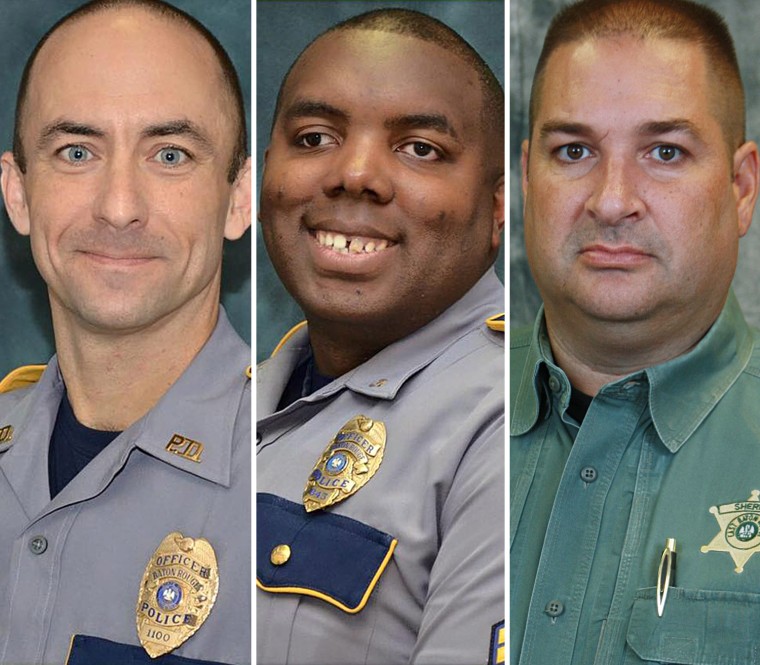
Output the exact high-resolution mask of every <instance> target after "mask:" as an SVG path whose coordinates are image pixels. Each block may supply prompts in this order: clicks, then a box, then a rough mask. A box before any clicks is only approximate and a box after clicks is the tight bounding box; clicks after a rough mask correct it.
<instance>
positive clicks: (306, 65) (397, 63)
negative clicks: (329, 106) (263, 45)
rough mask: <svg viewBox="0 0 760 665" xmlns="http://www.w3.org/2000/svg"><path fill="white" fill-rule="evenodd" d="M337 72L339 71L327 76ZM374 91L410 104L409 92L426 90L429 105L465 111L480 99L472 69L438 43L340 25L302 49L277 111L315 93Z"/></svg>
mask: <svg viewBox="0 0 760 665" xmlns="http://www.w3.org/2000/svg"><path fill="white" fill-rule="evenodd" d="M338 71H341V72H343V73H344V75H342V76H333V75H332V73H333V72H338ZM378 93H383V95H384V96H385V98H386V99H388V100H391V99H400V100H401V101H403V100H404V99H405V98H406V99H409V101H410V103H412V104H418V103H419V100H418V99H414V100H413V99H412V93H419V94H427V99H426V103H427V104H429V105H430V106H435V105H436V104H440V103H445V104H448V105H449V106H453V107H455V108H458V109H459V110H461V111H463V112H466V113H467V114H468V115H470V114H471V113H475V114H477V113H478V111H479V110H480V108H481V104H482V98H481V96H482V92H481V89H480V84H479V80H478V75H477V73H476V72H475V71H474V69H473V68H472V67H471V66H470V65H469V64H468V63H466V62H465V61H464V60H463V59H462V58H460V57H458V56H455V55H452V54H451V53H449V52H447V51H446V49H444V48H443V47H441V46H439V45H437V44H434V43H432V42H428V41H425V40H422V39H419V38H417V37H414V36H411V35H406V34H398V33H393V32H386V31H380V30H360V29H344V30H338V31H335V32H331V33H327V34H325V35H323V36H322V37H320V38H318V39H317V40H316V41H315V42H314V43H312V44H311V45H310V46H309V47H308V48H307V49H306V50H305V51H304V52H303V53H302V54H301V56H300V57H299V59H298V60H297V61H296V63H295V64H294V65H293V67H292V68H291V71H290V73H289V75H288V78H287V80H286V82H285V85H284V86H283V93H282V99H281V102H282V103H281V107H280V111H282V110H283V109H284V108H285V107H288V106H290V105H292V104H302V103H303V101H304V99H307V100H308V99H310V98H312V97H314V96H315V95H318V96H319V95H322V96H325V95H327V96H332V95H333V94H336V95H340V94H342V95H343V97H344V98H349V97H350V98H351V99H355V100H359V99H363V98H369V97H370V96H371V94H378ZM416 97H418V95H417V94H415V98H416ZM473 105H474V107H475V108H474V109H473V108H472V107H473Z"/></svg>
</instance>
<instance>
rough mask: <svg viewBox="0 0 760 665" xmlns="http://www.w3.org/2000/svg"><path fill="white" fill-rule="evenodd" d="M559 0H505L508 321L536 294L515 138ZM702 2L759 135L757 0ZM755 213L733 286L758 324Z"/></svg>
mask: <svg viewBox="0 0 760 665" xmlns="http://www.w3.org/2000/svg"><path fill="white" fill-rule="evenodd" d="M565 4H567V3H566V2H563V1H562V0H541V1H540V2H537V1H536V0H511V1H510V11H509V19H510V28H509V48H510V81H511V85H510V103H511V111H510V156H511V184H510V198H509V202H510V280H511V283H510V308H511V313H510V321H511V324H512V325H513V326H517V325H523V324H525V323H530V322H532V321H533V318H534V317H535V315H536V311H537V309H538V306H539V303H540V299H539V297H538V292H537V291H536V287H535V285H534V284H533V278H532V277H531V275H530V271H529V269H528V264H527V262H526V260H525V251H524V249H523V226H522V195H521V193H520V143H521V142H522V140H523V139H525V138H526V137H527V135H528V99H529V97H530V84H531V81H532V80H533V70H534V69H535V67H536V62H537V60H538V55H539V52H540V50H541V44H542V43H543V39H544V34H545V33H546V29H547V27H548V25H549V21H550V19H551V17H552V16H553V15H554V14H555V13H556V12H557V10H558V9H559V8H560V7H563V6H564V5H565ZM704 4H706V5H708V6H710V7H712V8H713V9H715V10H716V11H718V12H720V14H722V15H723V16H724V17H725V19H726V21H727V22H728V25H729V27H730V28H731V34H732V35H733V37H734V42H735V44H736V51H737V55H738V57H739V66H740V67H741V72H742V78H743V80H744V87H745V88H746V91H747V137H748V138H751V139H754V140H758V139H760V82H759V81H758V78H759V77H760V40H758V39H757V28H758V26H760V2H757V1H756V0H707V1H706V2H704ZM759 284H760V213H758V212H757V211H756V212H755V219H754V222H753V225H752V228H751V229H750V231H749V233H748V234H747V235H746V236H745V237H744V238H743V239H742V241H741V243H740V250H739V269H738V271H737V274H736V278H735V279H734V289H735V290H736V293H737V295H738V297H739V301H740V302H741V304H742V308H743V309H744V314H745V315H746V317H747V319H748V321H749V322H750V323H751V324H752V325H755V326H760V288H758V285H759Z"/></svg>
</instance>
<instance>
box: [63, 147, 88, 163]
mask: <svg viewBox="0 0 760 665" xmlns="http://www.w3.org/2000/svg"><path fill="white" fill-rule="evenodd" d="M89 156H90V151H89V150H87V148H84V147H82V146H81V145H73V146H70V147H69V148H67V150H66V159H67V160H68V161H70V162H86V161H87V159H88V158H89Z"/></svg>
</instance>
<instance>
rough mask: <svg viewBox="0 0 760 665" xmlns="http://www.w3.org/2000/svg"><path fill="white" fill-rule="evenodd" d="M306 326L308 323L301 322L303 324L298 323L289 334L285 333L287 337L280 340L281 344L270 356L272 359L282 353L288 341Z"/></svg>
mask: <svg viewBox="0 0 760 665" xmlns="http://www.w3.org/2000/svg"><path fill="white" fill-rule="evenodd" d="M305 325H306V321H301V323H296V325H294V326H293V327H292V328H291V329H290V330H288V332H286V333H285V336H284V337H283V338H282V339H281V340H280V342H279V344H277V346H275V347H274V351H272V355H271V356H269V357H270V358H274V357H275V356H276V355H277V354H278V353H279V351H280V349H281V348H282V347H283V346H285V344H286V343H287V341H288V340H289V339H290V338H291V337H293V335H295V334H296V333H297V332H298V331H299V330H300V329H301V328H303V327H304V326H305Z"/></svg>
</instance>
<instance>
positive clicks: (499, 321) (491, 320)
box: [486, 312, 504, 332]
mask: <svg viewBox="0 0 760 665" xmlns="http://www.w3.org/2000/svg"><path fill="white" fill-rule="evenodd" d="M486 325H487V326H488V327H489V328H490V329H491V330H495V331H496V332H504V312H502V313H501V314H496V315H495V316H489V317H488V318H487V319H486Z"/></svg>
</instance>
